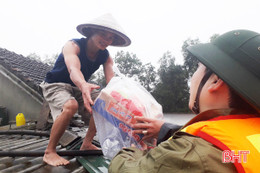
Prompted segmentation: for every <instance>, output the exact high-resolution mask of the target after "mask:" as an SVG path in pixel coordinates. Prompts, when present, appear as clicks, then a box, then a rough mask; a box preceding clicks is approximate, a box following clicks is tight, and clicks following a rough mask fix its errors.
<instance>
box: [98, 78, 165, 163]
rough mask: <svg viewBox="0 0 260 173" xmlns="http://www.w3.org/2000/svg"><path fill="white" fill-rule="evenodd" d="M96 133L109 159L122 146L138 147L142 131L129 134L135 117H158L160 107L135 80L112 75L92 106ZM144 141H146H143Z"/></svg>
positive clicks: (160, 115)
mask: <svg viewBox="0 0 260 173" xmlns="http://www.w3.org/2000/svg"><path fill="white" fill-rule="evenodd" d="M93 116H94V121H95V125H96V129H97V136H98V139H99V142H100V144H101V148H102V152H103V154H104V156H106V157H107V158H109V159H112V158H113V157H114V156H115V155H116V154H117V153H118V152H119V151H120V150H121V149H122V148H123V147H130V146H131V145H132V144H134V145H135V146H136V147H138V148H140V149H141V148H142V145H141V144H142V143H141V142H143V141H142V137H143V135H142V134H133V133H132V130H133V128H132V126H133V124H135V123H136V120H135V119H134V117H135V116H144V117H150V118H156V119H162V118H163V113H162V107H161V105H160V104H159V103H157V102H156V100H155V99H154V98H153V97H152V95H151V94H150V93H149V92H148V91H146V90H145V88H143V87H142V86H141V85H140V84H139V83H138V82H136V81H134V80H132V79H131V78H127V77H122V76H121V77H113V78H112V79H111V81H110V82H109V84H108V85H107V86H106V88H104V89H102V90H101V92H100V94H99V96H98V97H97V98H96V100H95V102H94V105H93ZM146 142H148V141H146Z"/></svg>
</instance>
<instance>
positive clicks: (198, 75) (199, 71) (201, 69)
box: [189, 63, 206, 109]
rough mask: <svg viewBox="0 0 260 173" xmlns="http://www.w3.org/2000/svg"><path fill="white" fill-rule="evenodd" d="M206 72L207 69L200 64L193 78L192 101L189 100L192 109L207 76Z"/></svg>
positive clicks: (191, 87) (191, 84) (191, 85)
mask: <svg viewBox="0 0 260 173" xmlns="http://www.w3.org/2000/svg"><path fill="white" fill-rule="evenodd" d="M205 71H206V67H205V66H204V65H203V64H201V63H199V64H198V68H197V70H196V72H195V73H194V74H193V76H192V78H191V83H190V100H189V108H190V109H191V108H192V107H193V105H194V101H195V99H196V95H197V90H198V87H199V84H200V82H201V80H202V78H203V76H204V74H205Z"/></svg>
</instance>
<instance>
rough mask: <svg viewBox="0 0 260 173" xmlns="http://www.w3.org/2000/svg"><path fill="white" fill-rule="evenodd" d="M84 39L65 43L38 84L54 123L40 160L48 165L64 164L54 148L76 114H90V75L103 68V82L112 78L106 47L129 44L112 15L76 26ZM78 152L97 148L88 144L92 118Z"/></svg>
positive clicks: (89, 142)
mask: <svg viewBox="0 0 260 173" xmlns="http://www.w3.org/2000/svg"><path fill="white" fill-rule="evenodd" d="M77 30H78V32H80V33H81V34H82V35H84V36H85V37H84V38H80V39H72V40H70V41H68V42H67V43H66V44H65V45H64V47H63V49H62V52H61V54H60V55H59V57H58V59H57V60H56V63H55V65H54V67H53V69H52V70H51V71H49V72H48V73H47V75H46V78H45V81H44V82H43V83H42V84H41V87H42V91H43V95H44V98H45V99H46V101H47V102H48V103H49V106H50V109H51V115H52V118H53V120H54V123H53V126H52V130H51V134H50V141H49V144H48V146H47V148H46V150H45V155H44V157H43V160H44V161H45V162H46V163H47V164H50V165H53V166H59V165H67V164H68V163H69V161H68V160H66V159H64V158H62V157H60V156H59V155H58V154H57V153H56V145H57V144H58V142H59V139H60V138H61V136H62V135H63V133H64V131H65V129H66V128H67V126H68V124H69V122H70V120H71V118H72V117H73V116H74V114H75V113H76V112H78V113H81V112H82V111H84V108H85V110H87V111H88V112H89V113H90V114H92V108H91V105H93V99H94V98H93V95H94V94H95V93H94V90H95V89H98V88H99V86H98V85H95V84H91V83H88V80H89V79H90V77H91V75H92V74H93V73H94V72H95V71H96V70H97V69H98V68H99V67H100V65H103V69H104V75H105V78H106V83H108V82H109V81H110V79H111V78H112V77H113V76H114V73H113V70H112V66H113V60H112V58H111V57H110V55H109V52H108V50H107V47H108V46H110V45H111V46H128V45H130V43H131V41H130V39H129V38H128V37H127V36H126V34H125V33H124V31H123V29H122V28H121V27H120V26H119V25H118V24H117V22H116V21H115V19H114V18H113V17H112V15H111V14H105V15H103V16H100V17H98V18H96V19H94V20H92V21H91V22H88V23H86V24H81V25H78V26H77ZM82 116H83V117H82V118H84V119H85V121H89V129H88V132H87V135H86V137H85V139H84V141H83V144H82V146H81V150H86V149H88V150H91V149H97V147H95V146H94V145H93V144H92V143H91V142H92V140H93V137H94V136H95V133H96V129H95V125H94V120H93V117H92V116H91V118H90V117H84V114H83V113H82ZM86 119H88V120H86Z"/></svg>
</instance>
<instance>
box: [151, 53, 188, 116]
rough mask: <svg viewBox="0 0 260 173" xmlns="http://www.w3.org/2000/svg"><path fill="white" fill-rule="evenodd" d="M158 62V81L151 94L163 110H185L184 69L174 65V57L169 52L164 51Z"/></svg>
mask: <svg viewBox="0 0 260 173" xmlns="http://www.w3.org/2000/svg"><path fill="white" fill-rule="evenodd" d="M159 62H160V67H159V69H158V75H159V81H158V83H157V84H156V86H155V89H154V91H153V93H152V94H153V96H154V97H155V99H156V100H157V101H158V102H159V103H160V104H161V105H162V107H163V110H164V112H187V111H188V106H187V105H188V96H189V93H188V84H187V79H188V78H187V73H186V71H185V69H183V67H182V66H181V65H175V58H174V56H172V55H171V53H170V52H166V53H165V54H164V55H163V57H162V58H161V59H160V61H159Z"/></svg>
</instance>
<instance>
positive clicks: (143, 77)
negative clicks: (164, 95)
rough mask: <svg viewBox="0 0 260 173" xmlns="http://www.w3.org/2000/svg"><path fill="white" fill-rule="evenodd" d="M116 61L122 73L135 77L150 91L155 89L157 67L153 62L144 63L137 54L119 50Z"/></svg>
mask: <svg viewBox="0 0 260 173" xmlns="http://www.w3.org/2000/svg"><path fill="white" fill-rule="evenodd" d="M114 61H115V65H116V66H117V67H118V69H119V71H120V72H121V73H122V74H124V75H125V76H127V77H130V78H134V79H135V80H136V81H138V82H140V84H141V85H142V86H143V87H144V88H146V90H148V91H149V92H150V91H152V90H153V87H154V83H155V79H156V72H155V67H154V66H153V65H152V64H151V63H148V64H145V65H143V63H142V61H141V60H140V59H139V58H137V56H136V55H135V54H130V53H129V52H126V53H125V52H123V51H120V52H117V54H116V56H115V59H114Z"/></svg>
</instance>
